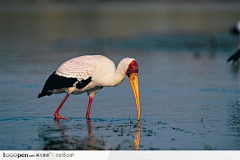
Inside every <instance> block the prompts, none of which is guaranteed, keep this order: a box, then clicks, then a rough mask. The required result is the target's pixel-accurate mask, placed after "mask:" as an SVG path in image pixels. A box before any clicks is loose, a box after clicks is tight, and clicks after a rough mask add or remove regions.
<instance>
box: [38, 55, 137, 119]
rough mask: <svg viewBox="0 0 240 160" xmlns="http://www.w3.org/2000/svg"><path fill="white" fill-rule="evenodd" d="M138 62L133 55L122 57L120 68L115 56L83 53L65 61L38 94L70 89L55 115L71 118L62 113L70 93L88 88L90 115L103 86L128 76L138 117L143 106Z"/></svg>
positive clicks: (45, 94)
mask: <svg viewBox="0 0 240 160" xmlns="http://www.w3.org/2000/svg"><path fill="white" fill-rule="evenodd" d="M138 70H139V68H138V64H137V61H136V60H135V59H134V58H129V57H127V58H123V59H122V60H121V61H120V62H119V64H118V66H117V68H116V66H115V64H114V62H113V61H112V60H110V59H109V58H107V57H106V56H103V55H83V56H79V57H75V58H72V59H69V60H67V61H65V62H64V63H62V64H61V65H60V66H59V68H58V69H57V70H56V71H54V72H53V73H52V74H51V75H50V76H49V77H48V79H47V80H46V82H45V84H44V86H43V89H42V91H41V93H39V94H38V98H41V97H43V96H50V95H52V94H58V93H64V92H65V93H67V94H66V96H65V97H64V99H63V100H62V102H61V103H60V105H59V106H58V108H57V109H56V111H55V112H54V117H55V119H69V118H66V117H63V116H60V115H59V111H60V109H61V108H62V106H63V104H64V102H65V101H66V100H67V98H68V97H69V95H70V94H81V93H84V92H87V94H88V97H89V102H88V109H87V113H86V119H89V115H90V110H91V105H92V100H93V97H94V96H95V94H96V93H97V92H98V91H99V90H100V89H102V88H103V87H115V86H118V85H120V84H121V83H122V81H123V80H124V78H125V77H126V76H128V79H129V81H130V84H131V88H132V91H133V94H134V98H135V102H136V106H137V119H138V121H139V120H140V114H141V108H140V98H139V86H138Z"/></svg>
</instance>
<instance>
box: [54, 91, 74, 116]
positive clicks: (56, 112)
mask: <svg viewBox="0 0 240 160" xmlns="http://www.w3.org/2000/svg"><path fill="white" fill-rule="evenodd" d="M69 95H70V93H67V95H66V96H65V98H64V99H63V101H62V102H61V104H60V105H59V106H58V108H57V110H56V111H55V112H54V117H55V118H62V119H69V118H66V117H62V116H60V115H59V114H58V112H59V110H60V109H61V108H62V105H63V104H64V102H65V101H66V100H67V98H68V96H69Z"/></svg>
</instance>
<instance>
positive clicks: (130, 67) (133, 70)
mask: <svg viewBox="0 0 240 160" xmlns="http://www.w3.org/2000/svg"><path fill="white" fill-rule="evenodd" d="M132 73H138V64H137V62H136V61H135V60H133V61H132V62H131V63H130V64H129V65H128V69H127V71H126V75H128V77H129V76H130V74H132Z"/></svg>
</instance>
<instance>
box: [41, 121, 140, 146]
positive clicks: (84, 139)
mask: <svg viewBox="0 0 240 160" xmlns="http://www.w3.org/2000/svg"><path fill="white" fill-rule="evenodd" d="M64 122H65V121H64ZM54 124H55V125H43V126H40V129H39V137H41V138H43V140H44V143H45V145H44V146H43V147H42V149H44V150H106V149H111V150H125V149H126V148H125V146H126V145H127V146H129V147H130V148H129V147H128V148H127V149H133V150H139V148H140V147H139V146H140V133H141V125H140V122H138V123H137V124H134V127H132V125H131V124H132V123H131V124H130V128H132V129H134V131H132V133H133V134H135V139H134V141H133V140H130V139H125V140H123V141H122V142H121V143H120V144H118V145H117V146H115V147H114V145H112V146H107V143H106V142H107V141H106V139H105V140H104V139H102V138H98V137H96V136H94V134H93V133H92V131H93V129H94V127H93V126H92V124H91V119H88V120H86V125H84V124H78V125H75V126H71V127H69V126H67V125H64V123H63V121H62V120H60V119H55V120H54ZM128 126H129V124H126V125H125V127H128ZM86 127H87V128H86ZM75 129H76V130H78V131H80V130H81V131H85V132H86V131H87V136H82V135H69V134H67V133H66V132H67V131H71V130H72V131H73V130H75ZM121 132H122V131H121ZM70 133H71V132H70ZM78 133H83V134H84V132H78ZM113 134H115V133H113ZM114 136H116V135H114ZM115 145H116V144H115Z"/></svg>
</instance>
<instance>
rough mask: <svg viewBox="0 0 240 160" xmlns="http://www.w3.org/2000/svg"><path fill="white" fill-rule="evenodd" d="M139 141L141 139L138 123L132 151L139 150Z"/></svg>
mask: <svg viewBox="0 0 240 160" xmlns="http://www.w3.org/2000/svg"><path fill="white" fill-rule="evenodd" d="M140 139H141V126H140V122H139V121H138V123H137V132H136V139H135V140H134V143H135V148H134V149H135V150H139V145H140Z"/></svg>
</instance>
